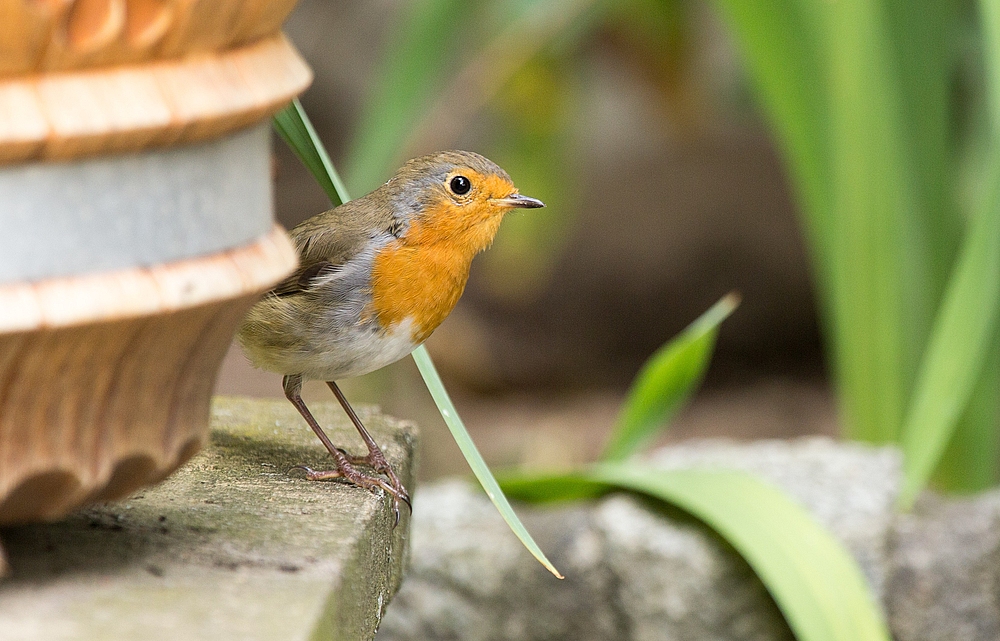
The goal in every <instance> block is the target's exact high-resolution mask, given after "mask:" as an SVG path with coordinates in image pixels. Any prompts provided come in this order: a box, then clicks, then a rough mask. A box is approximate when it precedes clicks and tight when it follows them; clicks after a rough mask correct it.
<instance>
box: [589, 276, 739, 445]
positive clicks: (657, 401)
mask: <svg viewBox="0 0 1000 641" xmlns="http://www.w3.org/2000/svg"><path fill="white" fill-rule="evenodd" d="M737 305H739V296H738V295H736V294H728V295H726V296H725V297H723V298H722V299H721V300H720V301H719V302H717V303H716V304H715V305H713V306H712V307H711V308H709V310H708V311H706V312H705V313H704V314H702V315H701V316H699V317H698V318H697V319H696V320H695V321H694V322H693V323H691V324H690V325H688V327H687V328H686V329H685V330H684V331H682V332H681V333H680V334H679V335H678V336H677V337H676V338H674V339H672V340H671V341H669V342H668V343H667V344H666V345H664V346H663V347H661V348H660V349H659V350H657V351H656V353H655V354H653V355H652V356H651V357H650V358H649V360H648V361H646V364H645V365H643V368H642V371H640V372H639V375H638V376H636V379H635V382H634V383H632V388H631V389H630V390H629V393H628V395H627V397H626V399H625V404H624V405H623V406H622V410H621V412H620V413H619V416H618V421H617V423H616V424H615V428H614V430H613V431H612V432H611V435H610V437H609V439H608V443H607V445H606V446H605V448H604V454H603V456H602V457H601V458H602V460H604V461H622V460H625V459H626V458H628V457H630V456H632V455H633V454H636V453H638V452H639V451H640V450H641V449H642V448H643V447H645V446H646V445H648V444H649V443H650V442H651V441H652V440H653V439H654V438H656V435H657V434H658V433H659V431H660V429H661V428H662V427H663V426H664V425H665V424H666V423H668V422H669V421H670V419H671V418H673V416H674V415H676V414H677V412H678V411H680V409H681V408H682V407H683V406H684V404H685V403H686V402H687V400H688V399H689V398H690V397H691V394H692V393H693V392H694V390H695V389H697V387H698V384H699V383H700V382H701V380H702V378H704V376H705V371H706V370H707V369H708V363H709V360H710V359H711V357H712V350H713V348H714V347H715V338H716V336H717V335H718V333H719V325H720V324H721V323H722V321H723V320H725V319H726V318H727V317H728V316H729V315H730V314H732V313H733V310H735V309H736V306H737Z"/></svg>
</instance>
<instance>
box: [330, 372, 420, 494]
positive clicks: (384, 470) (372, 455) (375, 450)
mask: <svg viewBox="0 0 1000 641" xmlns="http://www.w3.org/2000/svg"><path fill="white" fill-rule="evenodd" d="M326 384H327V385H329V386H330V391H332V392H333V395H334V396H336V397H337V400H338V401H340V406H341V407H343V408H344V411H345V412H346V413H347V416H348V417H349V418H350V419H351V422H352V423H354V427H356V428H357V429H358V433H359V434H361V438H362V439H363V440H364V442H365V445H367V446H368V456H364V457H357V458H354V459H353V460H352V462H353V463H359V462H363V463H367V464H368V465H370V466H371V467H372V469H374V470H375V471H376V472H378V473H380V474H385V475H386V477H388V479H389V483H390V484H391V485H392V487H393V488H394V489H395V490H396V491H395V492H393V496H394V497H396V498H398V499H399V500H402V501H403V502H405V503H406V505H407V507H409V508H410V511H411V512H412V511H413V506H412V505H411V504H410V495H409V494H408V493H407V492H406V488H405V487H403V484H402V483H400V481H399V477H398V476H396V473H395V472H394V471H393V470H392V468H391V467H389V462H388V461H386V460H385V455H384V454H382V450H381V449H379V446H378V443H376V442H375V439H373V438H372V436H371V434H369V433H368V430H367V429H365V426H364V425H363V424H362V423H361V419H360V418H358V415H357V413H356V412H355V411H354V408H353V407H351V404H350V403H348V402H347V397H346V396H344V393H343V392H341V391H340V387H338V386H337V384H336V383H335V382H333V381H327V382H326ZM397 508H398V505H397Z"/></svg>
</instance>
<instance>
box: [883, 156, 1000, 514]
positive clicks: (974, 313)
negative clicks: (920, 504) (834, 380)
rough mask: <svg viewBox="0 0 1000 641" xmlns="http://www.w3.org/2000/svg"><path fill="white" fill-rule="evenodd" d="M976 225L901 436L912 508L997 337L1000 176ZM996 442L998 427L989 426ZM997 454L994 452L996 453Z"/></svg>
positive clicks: (987, 433) (903, 499) (905, 501)
mask: <svg viewBox="0 0 1000 641" xmlns="http://www.w3.org/2000/svg"><path fill="white" fill-rule="evenodd" d="M991 183H992V184H991V189H990V192H989V195H988V198H987V200H986V202H985V204H984V205H983V208H982V210H981V212H980V213H979V216H977V218H976V219H975V221H973V224H972V227H971V228H970V230H969V234H968V237H967V238H966V240H965V244H964V246H963V248H962V253H961V255H960V256H959V260H958V264H957V265H956V266H955V271H954V275H953V276H952V280H951V282H950V283H949V286H948V289H947V291H946V293H945V297H944V301H943V302H942V304H941V311H940V314H939V316H938V318H937V322H936V323H935V326H934V331H933V333H932V335H931V339H930V343H929V344H928V347H927V352H926V354H925V355H924V359H923V362H922V364H921V367H920V371H919V375H918V379H917V383H916V386H915V390H914V395H913V400H912V404H911V405H910V410H909V414H908V415H907V421H906V424H905V428H904V430H903V435H902V446H903V452H904V454H905V459H904V460H905V463H904V472H905V482H904V484H903V489H902V492H901V493H900V499H899V500H900V504H901V505H902V506H904V507H909V506H911V505H912V504H913V501H914V500H915V499H916V497H917V494H918V493H919V492H920V490H921V489H923V487H924V485H926V483H927V479H928V478H929V477H930V475H931V473H932V472H933V471H934V469H935V467H937V464H938V461H939V460H940V459H941V455H942V453H943V452H944V450H945V447H946V446H947V445H948V442H949V440H950V439H951V437H952V434H953V432H954V429H955V426H956V424H957V422H958V419H959V417H960V416H961V415H962V412H963V411H964V410H965V408H966V405H967V403H968V401H969V398H970V396H971V395H972V392H973V390H974V389H975V386H976V383H977V380H978V378H979V376H980V374H981V372H982V370H983V364H984V363H985V362H986V360H987V356H988V355H989V353H990V347H991V344H992V341H993V339H994V337H995V336H996V333H997V324H998V311H1000V171H995V172H994V173H993V180H991ZM982 430H983V433H982V438H983V439H990V440H995V439H996V435H995V432H994V430H995V426H994V425H992V424H991V423H986V424H984V425H983V426H982ZM991 449H992V448H991Z"/></svg>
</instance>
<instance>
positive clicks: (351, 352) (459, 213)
mask: <svg viewBox="0 0 1000 641" xmlns="http://www.w3.org/2000/svg"><path fill="white" fill-rule="evenodd" d="M544 206H545V205H544V204H543V203H542V202H541V201H540V200H536V199H534V198H529V197H527V196H522V195H521V194H519V193H518V190H517V188H516V187H514V183H513V182H511V179H510V176H508V175H507V172H505V171H504V170H503V169H501V168H500V167H498V166H497V165H496V164H494V163H493V162H491V161H490V160H488V159H486V158H484V157H483V156H480V155H479V154H475V153H472V152H468V151H442V152H439V153H434V154H430V155H427V156H421V157H420V158H414V159H413V160H410V161H409V162H407V163H406V164H405V165H403V166H402V167H401V168H400V169H399V171H397V172H396V174H395V175H394V176H393V177H392V178H391V179H389V181H388V182H387V183H385V184H384V185H382V186H381V187H379V188H378V189H376V190H375V191H373V192H371V193H370V194H368V195H366V196H364V197H362V198H358V199H356V200H352V201H350V202H347V203H345V204H343V205H341V206H339V207H336V208H334V209H331V210H329V211H325V212H323V213H321V214H318V215H316V216H313V217H312V218H310V219H308V220H306V221H305V222H303V223H301V224H299V225H298V226H297V227H295V228H294V229H292V230H291V232H289V233H290V235H291V237H292V241H293V242H294V243H295V246H296V247H297V249H298V252H299V268H298V270H297V271H296V272H295V273H294V274H292V275H291V276H289V277H288V278H287V279H285V280H284V281H282V282H281V283H279V284H278V286H276V287H275V288H274V289H273V290H271V291H270V292H268V293H267V294H265V295H264V297H263V299H261V300H260V301H259V302H258V303H256V304H255V305H254V306H253V307H252V308H251V309H250V312H249V313H248V314H247V316H246V319H244V321H243V324H242V326H241V327H240V330H239V333H238V335H237V337H238V340H239V342H240V344H241V346H242V347H243V350H244V351H245V352H246V354H247V356H248V357H249V358H250V361H251V362H252V363H253V364H254V365H255V366H256V367H259V368H261V369H266V370H270V371H273V372H278V373H280V374H283V375H284V379H283V380H282V386H283V388H284V392H285V397H286V398H288V400H289V401H291V403H292V404H293V405H294V406H295V408H296V409H297V410H298V411H299V413H300V414H301V415H302V418H304V419H305V421H306V423H308V424H309V427H310V428H312V430H313V432H315V433H316V436H318V437H319V440H320V441H322V443H323V445H324V446H326V449H327V450H328V451H329V452H330V455H331V456H332V457H333V459H334V462H335V464H336V468H335V469H333V470H329V471H315V470H312V469H310V468H308V467H305V466H297V467H298V468H299V469H302V470H303V471H305V473H306V478H308V479H309V480H324V479H330V478H343V479H346V480H347V481H349V482H351V483H353V484H355V485H358V486H360V487H363V488H367V489H369V490H375V489H376V488H382V489H383V490H385V491H386V492H388V493H389V494H390V495H392V497H393V509H394V512H395V515H396V520H397V522H398V520H399V502H400V501H403V502H405V503H406V504H407V505H409V504H410V497H409V494H408V493H407V491H406V488H405V487H403V484H402V483H400V481H399V478H398V476H397V475H396V473H395V472H394V471H393V470H392V468H391V467H390V466H389V464H388V463H387V462H386V459H385V456H383V454H382V451H381V450H380V449H379V447H378V444H377V443H376V442H375V440H374V439H372V437H371V435H370V434H369V433H368V430H366V429H365V426H364V425H363V424H362V423H361V420H360V419H359V418H358V415H357V414H356V413H355V412H354V410H353V409H352V408H351V405H350V403H348V401H347V398H346V397H345V396H344V394H343V392H341V391H340V388H339V387H338V386H337V383H336V380H337V379H341V378H349V377H352V376H360V375H362V374H367V373H368V372H372V371H374V370H377V369H379V368H382V367H385V366H386V365H389V364H390V363H394V362H396V361H398V360H399V359H401V358H403V357H404V356H406V355H407V354H409V353H410V352H412V351H413V350H414V349H416V347H417V346H418V345H420V344H421V343H423V342H424V341H425V340H427V337H429V336H430V335H431V332H433V331H434V330H435V329H436V328H437V326H438V325H440V324H441V321H443V320H444V319H445V318H446V317H447V316H448V314H449V313H450V312H451V310H452V308H454V307H455V303H457V302H458V299H459V297H460V296H461V295H462V291H463V290H464V289H465V284H466V281H467V280H468V278H469V267H470V265H471V263H472V259H473V257H475V255H476V254H478V253H479V252H481V251H483V250H484V249H486V248H487V247H489V246H490V244H491V243H492V242H493V237H494V235H495V234H496V232H497V229H498V228H499V226H500V221H501V220H502V219H503V217H504V214H506V213H507V212H508V211H510V210H511V209H517V208H528V209H531V208H536V207H544ZM305 379H314V380H321V381H326V384H327V385H328V386H329V387H330V389H331V390H332V391H333V394H334V396H336V397H337V400H338V401H340V404H341V406H343V408H344V411H345V412H346V413H347V415H348V417H349V418H350V419H351V422H352V423H354V427H356V428H357V430H358V432H359V433H360V434H361V438H362V439H364V441H365V444H366V445H367V446H368V455H367V456H363V457H354V456H350V455H348V454H347V452H346V451H344V450H343V449H341V448H339V447H336V446H335V445H334V444H333V443H332V442H331V441H330V439H329V437H327V435H326V433H325V432H324V431H323V429H322V428H321V427H320V426H319V424H318V423H317V422H316V419H315V418H313V416H312V413H311V412H310V411H309V408H307V407H306V404H305V403H304V402H303V401H302V397H301V395H300V391H301V388H302V381H303V380H305ZM362 464H364V465H367V466H369V467H370V468H371V469H372V470H373V471H374V472H375V474H370V473H367V472H364V471H362V470H361V469H359V468H358V465H362Z"/></svg>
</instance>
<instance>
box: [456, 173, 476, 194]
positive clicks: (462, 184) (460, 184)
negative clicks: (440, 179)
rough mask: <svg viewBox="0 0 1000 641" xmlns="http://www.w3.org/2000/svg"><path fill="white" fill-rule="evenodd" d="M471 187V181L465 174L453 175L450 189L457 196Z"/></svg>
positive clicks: (467, 191)
mask: <svg viewBox="0 0 1000 641" xmlns="http://www.w3.org/2000/svg"><path fill="white" fill-rule="evenodd" d="M470 189H472V183H471V182H469V179H468V178H466V177H465V176H455V177H454V178H452V179H451V190H452V191H453V192H455V193H456V194H458V195H459V196H464V195H465V194H467V193H469V190H470Z"/></svg>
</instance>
